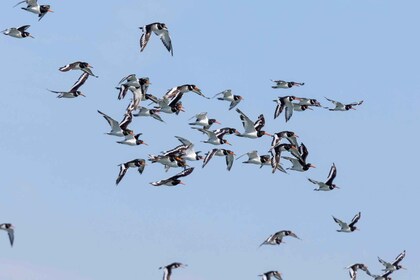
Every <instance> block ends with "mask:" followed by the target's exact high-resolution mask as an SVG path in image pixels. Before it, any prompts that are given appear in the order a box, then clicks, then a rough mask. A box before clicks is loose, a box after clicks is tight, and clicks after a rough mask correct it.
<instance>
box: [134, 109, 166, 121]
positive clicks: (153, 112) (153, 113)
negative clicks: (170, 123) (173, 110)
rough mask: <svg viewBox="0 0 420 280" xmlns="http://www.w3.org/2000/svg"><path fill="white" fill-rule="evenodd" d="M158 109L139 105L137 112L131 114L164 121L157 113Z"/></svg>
mask: <svg viewBox="0 0 420 280" xmlns="http://www.w3.org/2000/svg"><path fill="white" fill-rule="evenodd" d="M159 112H160V110H159V109H153V108H152V109H149V108H146V107H142V106H140V107H139V108H138V112H137V114H133V116H135V117H152V118H154V119H155V120H158V121H160V122H165V121H164V120H162V118H161V116H160V115H159Z"/></svg>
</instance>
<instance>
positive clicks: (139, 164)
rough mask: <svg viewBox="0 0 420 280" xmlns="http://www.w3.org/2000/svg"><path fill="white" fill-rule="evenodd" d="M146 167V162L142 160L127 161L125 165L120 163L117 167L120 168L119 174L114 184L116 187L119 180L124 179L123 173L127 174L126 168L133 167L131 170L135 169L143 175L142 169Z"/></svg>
mask: <svg viewBox="0 0 420 280" xmlns="http://www.w3.org/2000/svg"><path fill="white" fill-rule="evenodd" d="M145 166H146V161H145V160H144V159H134V160H131V161H127V162H125V163H121V164H120V165H119V167H120V172H119V174H118V177H117V180H116V182H115V184H116V185H118V184H119V183H120V182H121V180H122V179H123V178H124V176H125V173H127V170H128V168H130V167H133V168H137V171H138V172H139V173H140V174H143V170H144V167H145Z"/></svg>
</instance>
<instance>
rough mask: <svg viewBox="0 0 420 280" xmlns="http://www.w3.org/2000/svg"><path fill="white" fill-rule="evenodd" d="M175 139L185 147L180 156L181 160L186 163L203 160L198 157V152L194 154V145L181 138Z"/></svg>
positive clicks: (201, 157)
mask: <svg viewBox="0 0 420 280" xmlns="http://www.w3.org/2000/svg"><path fill="white" fill-rule="evenodd" d="M175 138H176V139H178V141H179V142H181V143H182V145H183V146H184V147H185V150H184V151H183V153H182V154H181V155H180V156H181V158H182V159H184V160H188V161H197V160H202V159H203V156H201V155H199V153H200V151H198V152H196V151H195V150H194V144H193V143H192V142H191V141H189V140H188V139H185V138H183V137H181V136H175Z"/></svg>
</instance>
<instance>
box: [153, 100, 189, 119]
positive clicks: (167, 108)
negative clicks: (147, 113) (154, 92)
mask: <svg viewBox="0 0 420 280" xmlns="http://www.w3.org/2000/svg"><path fill="white" fill-rule="evenodd" d="M179 99H181V98H180V96H179V97H178V98H174V99H172V100H170V99H168V98H166V97H163V98H160V99H156V100H155V99H153V100H152V101H153V102H155V103H156V104H157V105H156V106H155V109H159V111H160V112H163V113H166V114H176V115H178V114H179V113H180V112H185V110H184V106H182V102H181V101H179Z"/></svg>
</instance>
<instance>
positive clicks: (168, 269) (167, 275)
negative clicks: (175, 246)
mask: <svg viewBox="0 0 420 280" xmlns="http://www.w3.org/2000/svg"><path fill="white" fill-rule="evenodd" d="M186 266H188V265H186V264H183V263H179V262H174V263H171V264H169V265H167V266H162V267H159V269H163V280H170V279H171V275H172V269H175V268H180V267H186Z"/></svg>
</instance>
